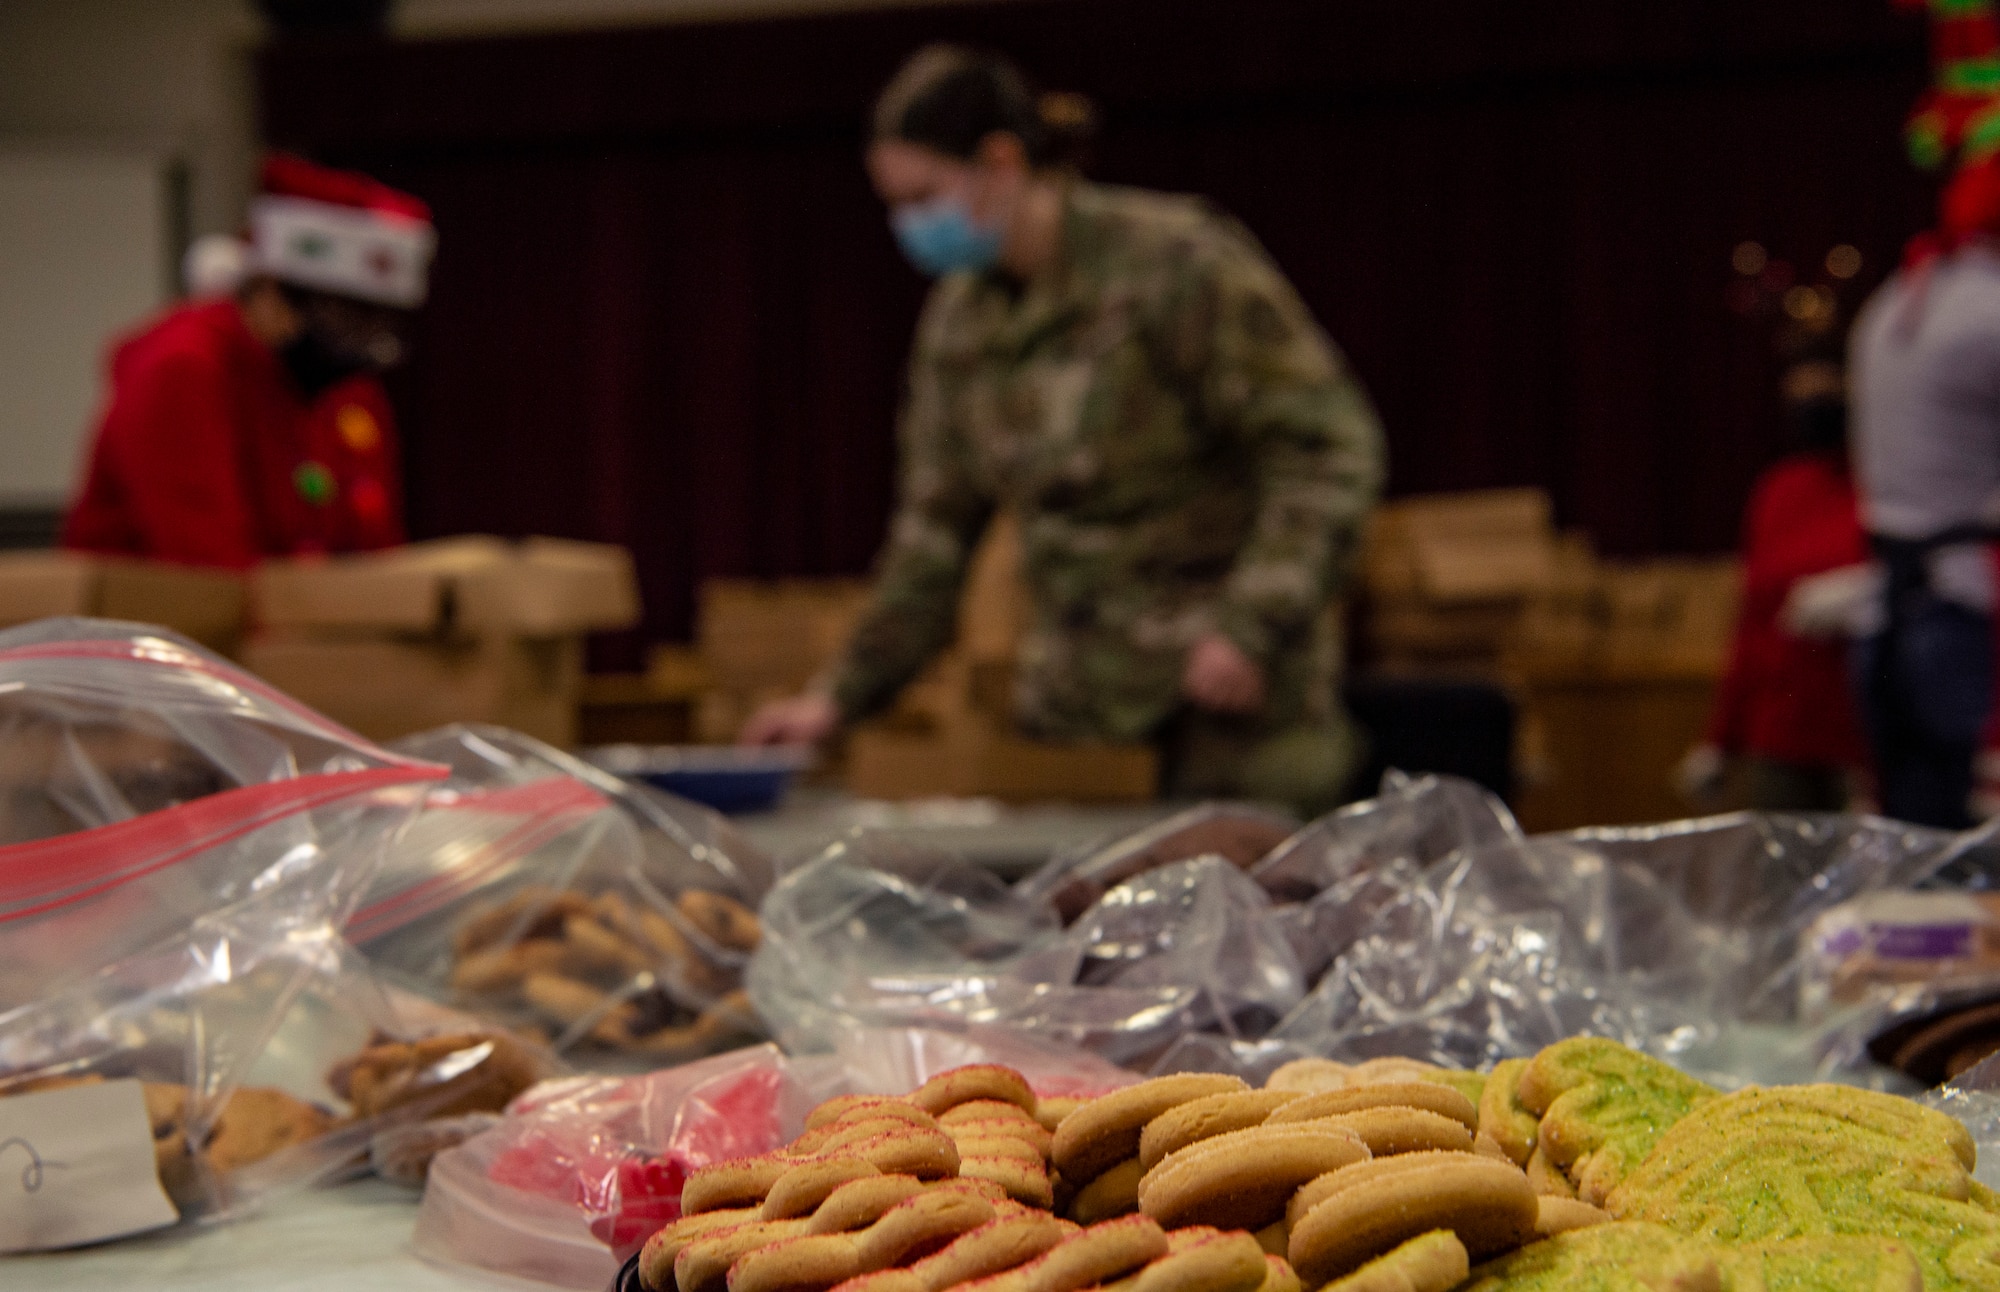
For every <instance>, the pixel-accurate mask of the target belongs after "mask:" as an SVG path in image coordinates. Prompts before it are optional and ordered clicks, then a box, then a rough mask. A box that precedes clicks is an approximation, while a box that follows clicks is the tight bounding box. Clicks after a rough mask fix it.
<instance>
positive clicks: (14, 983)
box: [0, 620, 444, 1241]
mask: <svg viewBox="0 0 2000 1292" xmlns="http://www.w3.org/2000/svg"><path fill="white" fill-rule="evenodd" d="M0 728H5V729H6V730H8V731H11V732H31V733H34V734H33V735H32V736H31V737H30V738H27V739H26V740H25V741H24V743H23V745H22V746H19V747H15V748H14V753H15V754H16V755H19V757H16V758H15V759H14V761H13V762H12V763H10V765H9V768H8V772H9V775H10V776H11V778H12V779H11V783H10V785H9V788H8V793H9V802H10V804H11V806H10V810H9V811H8V812H7V813H5V814H0V982H4V984H5V992H4V995H0V1000H4V1001H5V1002H6V1004H5V1006H4V1008H0V1094H4V1095H5V1096H6V1102H7V1104H8V1107H7V1108H6V1110H5V1111H6V1113H7V1115H8V1116H9V1117H10V1118H11V1119H14V1121H15V1122H16V1123H21V1122H25V1123H27V1124H31V1125H33V1126H35V1127H36V1128H37V1134H38V1135H39V1136H40V1141H41V1142H39V1143H38V1151H39V1152H40V1153H41V1154H42V1155H43V1156H45V1157H47V1158H49V1159H53V1160H62V1161H65V1162H67V1163H72V1164H73V1165H72V1168H71V1169H74V1170H78V1171H84V1170H88V1169H92V1167H93V1166H95V1167H100V1168H101V1167H102V1166H103V1164H104V1163H107V1162H110V1161H114V1160H115V1161H118V1162H121V1163H122V1162H125V1161H127V1158H126V1157H125V1156H124V1155H125V1154H126V1153H127V1152H128V1151H129V1152H131V1153H132V1154H133V1156H132V1158H131V1159H130V1160H131V1161H133V1162H138V1161H143V1160H148V1159H150V1160H151V1161H152V1162H153V1163H154V1166H155V1174H156V1176H157V1180H158V1184H159V1186H160V1197H161V1199H162V1201H161V1202H160V1205H159V1207H158V1208H156V1209H154V1210H153V1211H152V1212H151V1213H150V1214H152V1215H153V1216H155V1217H157V1218H159V1219H160V1220H162V1221H164V1222H168V1223H170V1221H171V1218H172V1217H173V1216H175V1215H179V1216H183V1217H185V1216H189V1215H194V1214H212V1213H215V1212H217V1211H219V1210H225V1209H227V1208H228V1207H229V1206H231V1205H233V1204H234V1203H236V1202H237V1201H239V1200H240V1196H241V1195H240V1190H239V1189H238V1188H237V1181H238V1180H239V1178H240V1174H241V1172H243V1171H244V1170H247V1169H249V1168H250V1167H252V1166H253V1165H255V1164H257V1163H259V1162H262V1161H264V1160H267V1159H269V1158H272V1157H273V1156H275V1155H278V1154H280V1153H281V1152H283V1151H285V1150H286V1149H288V1148H290V1147H292V1146H294V1145H297V1144H300V1143H303V1142H306V1141H308V1140H311V1139H314V1138H316V1137H318V1136H319V1135H321V1134H322V1133H324V1132H325V1131H326V1130H327V1129H328V1128H329V1127H330V1126H331V1125H332V1123H333V1121H334V1114H333V1113H332V1112H331V1111H330V1110H329V1109H326V1108H323V1107H320V1106H317V1105H316V1104H314V1103H313V1102H312V1101H311V1100H310V1099H307V1098H300V1097H298V1096H297V1095H296V1094H293V1093H289V1092H287V1091H285V1090H282V1089H279V1088H277V1087H275V1086H273V1085H271V1084H270V1083H268V1082H266V1081H264V1080H263V1079H262V1077H261V1076H260V1075H259V1074H258V1073H257V1072H256V1071H255V1067H256V1065H257V1064H258V1063H259V1062H261V1060H262V1058H263V1056H264V1054H265V1051H266V1048H267V1046H266V1042H267V1039H268V1038H269V1037H270V1036H271V1034H272V1032H273V1030H274V1029H275V1028H276V1027H278V1025H279V1023H280V1020H281V1019H283V1018H284V1017H286V1016H287V1015H288V1014H289V1012H290V1011H291V1010H292V1008H293V1006H294V1005H295V1004H296V1003H297V1001H298V1000H299V998H300V996H301V994H302V991H303V990H304V988H305V985H306V984H307V983H309V982H311V981H312V980H314V979H315V978H317V977H319V976H321V975H322V974H324V973H325V972H326V971H327V969H328V967H329V966H333V965H338V964H339V963H340V962H341V959H342V955H343V944H342V942H341V936H340V929H341V925H342V924H343V922H344V921H345V920H346V918H347V916H348V914H349V912H350V911H352V910H353V908H354V904H355V902H356V900H357V899H358V898H359V897H360V895H361V893H362V892H363V891H364V890H365V888H366V886H367V884H368V883H369V882H370V879H371V877H372V876H373V874H374V871H375V868H376V866H377V865H378V864H379V862H380V860H381V857H382V854H383V852H384V850H385V848H386V847H387V845H388V843H389V841H391V840H392V839H394V838H395V837H396V835H397V833H398V832H399V831H400V829H401V828H402V826H403V825H404V824H405V823H406V822H407V821H408V819H409V816H410V813H411V808H412V802H413V795H412V794H410V793H409V792H408V791H409V790H410V789H411V787H413V786H420V785H423V784H425V783H428V782H431V781H434V780H436V779H438V778H439V777H441V776H443V775H444V769H442V768H440V767H437V766H435V765H432V764H428V763H425V762H422V761H420V760H417V759H414V758H411V757H408V756H404V755H397V754H393V753H390V752H388V751H386V750H383V749H379V748H377V747H375V746H373V745H370V744H368V743H367V742H365V741H363V740H361V739H360V738H359V737H357V736H354V735H353V734H352V733H350V732H347V731H345V730H343V729H341V728H340V727H337V726H335V725H334V724H333V723H331V722H328V721H326V720H325V719H323V718H321V717H319V716H318V715H316V714H314V713H312V712H311V711H309V710H307V709H305V708H304V707H302V706H300V705H299V704H297V703H296V702H294V701H292V700H291V699H289V698H288V697H286V696H284V695H282V694H280V693H278V692H276V691H274V690H272V689H271V688H269V687H268V686H266V685H265V684H264V683H262V682H260V681H258V680H257V679H256V678H254V677H251V676H249V675H248V674H245V673H243V672H241V671H240V670H238V669H236V668H234V667H233V666H231V665H229V664H228V663H226V662H225V661H223V660H221V659H220V658H218V657H216V656H214V655H211V654H209V653H208V652H206V651H203V650H202V649H200V648H199V647H197V646H194V645H192V644H191V643H187V642H184V641H182V640H180V639H178V638H175V637H172V636H170V635H167V634H164V633H161V632H158V631H155V630H151V629H144V628H139V627H136V626H133V625H121V624H110V623H103V622H94V621H85V620H69V621H46V622H44V623H41V624H36V625H31V626H30V627H29V628H26V629H22V630H17V631H15V632H11V633H5V634H0ZM51 731H54V732H57V733H59V735H60V739H54V740H51V739H48V738H47V737H48V735H49V733H50V732H51ZM0 743H4V742H0ZM24 750H26V751H27V752H25V753H24V752H23V751H24ZM29 754H32V755H33V756H32V757H30V756H28V755H29ZM36 786H39V790H37V789H36V788H35V787H36ZM37 795H39V798H38V797H37ZM37 801H38V802H39V803H40V804H41V808H39V809H37V810H33V811H29V810H26V809H25V808H24V807H23V804H28V803H31V802H37ZM16 1100H19V1101H22V1102H19V1103H16V1102H14V1101H16ZM27 1101H35V1102H33V1103H29V1102H27ZM86 1107H87V1109H88V1111H79V1110H83V1109H86ZM66 1110H67V1111H66ZM99 1114H103V1116H100V1115H99ZM111 1114H116V1116H115V1117H114V1116H111ZM107 1118H108V1120H107ZM78 1136H81V1137H82V1138H80V1139H79V1138H78ZM126 1174H129V1172H128V1173H126ZM60 1232H63V1233H66V1234H68V1235H70V1238H71V1240H72V1241H88V1237H85V1236H82V1234H81V1232H80V1231H77V1230H75V1229H67V1230H61V1231H60ZM126 1232H130V1231H129V1230H128V1231H126ZM112 1236H115V1235H113V1234H98V1235H90V1237H112Z"/></svg>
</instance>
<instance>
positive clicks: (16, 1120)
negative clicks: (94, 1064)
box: [0, 1081, 180, 1252]
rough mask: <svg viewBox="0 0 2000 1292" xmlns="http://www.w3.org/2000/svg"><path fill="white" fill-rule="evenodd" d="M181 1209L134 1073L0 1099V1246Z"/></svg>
mask: <svg viewBox="0 0 2000 1292" xmlns="http://www.w3.org/2000/svg"><path fill="white" fill-rule="evenodd" d="M179 1219H180V1214H179V1213H178V1212H176V1211H175V1210H174V1205H173V1203H171V1202H169V1201H167V1195H166V1191H165V1190H163V1189H162V1188H161V1187H160V1177H159V1172H158V1170H157V1169H156V1168H155V1167H154V1165H153V1126H152V1122H151V1121H150V1120H149V1119H148V1118H147V1116H146V1095H145V1091H144V1090H142V1089H141V1088H140V1085H139V1083H138V1082H136V1081H105V1082H100V1083H97V1084H94V1085H87V1086H68V1087H65V1088H64V1089H61V1090H42V1091H37V1092H36V1093H34V1094H29V1095H14V1096H11V1097H9V1098H4V1099H0V1252H21V1251H37V1250H40V1249H43V1248H49V1247H74V1246H76V1245H77V1244H78V1243H94V1242H99V1241H101V1240H103V1239H106V1238H118V1237H121V1236H123V1235H125V1234H136V1233H139V1232H141V1231H142V1230H147V1229H158V1228H159V1227H160V1226H162V1225H171V1224H173V1223H174V1222H175V1221H176V1220H179Z"/></svg>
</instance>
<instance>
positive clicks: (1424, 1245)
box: [1324, 1229, 1472, 1292]
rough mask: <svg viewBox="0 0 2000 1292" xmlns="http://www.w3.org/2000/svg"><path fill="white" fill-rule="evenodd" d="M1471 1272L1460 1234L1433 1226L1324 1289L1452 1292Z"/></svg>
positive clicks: (1335, 1291)
mask: <svg viewBox="0 0 2000 1292" xmlns="http://www.w3.org/2000/svg"><path fill="white" fill-rule="evenodd" d="M1471 1273H1472V1260H1471V1258H1470V1257H1468V1256H1467V1255H1466V1252H1465V1244H1464V1243H1461V1242H1459V1241H1458V1235H1457V1234H1454V1233H1452V1232H1451V1231H1450V1230H1449V1229H1433V1230H1432V1231H1431V1232H1429V1233H1428V1234H1422V1235H1419V1236H1418V1237H1416V1238H1412V1239H1411V1240H1410V1241H1409V1242H1407V1243H1404V1244H1403V1245H1402V1246H1400V1247H1398V1248H1396V1249H1395V1250H1394V1251H1391V1252H1386V1253H1384V1254H1383V1255H1381V1256H1377V1257H1376V1258H1375V1259H1374V1260H1372V1261H1370V1262H1368V1263H1367V1264H1366V1265H1363V1266H1362V1267H1361V1268H1360V1269H1358V1270H1356V1271H1354V1273H1352V1274H1349V1275H1348V1276H1347V1277H1346V1278H1343V1279H1337V1280H1335V1281H1334V1282H1332V1283H1329V1284H1327V1285H1326V1288H1325V1290H1324V1292H1450V1289H1452V1288H1455V1287H1457V1286H1458V1285H1459V1284H1461V1283H1463V1282H1465V1280H1466V1278H1467V1277H1468V1276H1470V1275H1471Z"/></svg>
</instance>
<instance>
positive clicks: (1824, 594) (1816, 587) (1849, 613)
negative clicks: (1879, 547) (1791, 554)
mask: <svg viewBox="0 0 2000 1292" xmlns="http://www.w3.org/2000/svg"><path fill="white" fill-rule="evenodd" d="M1882 581H1883V573H1882V567H1881V566H1880V565H1878V564H1876V563H1875V562H1874V561H1864V562H1863V563H1861V564H1859V565H1843V566H1841V567H1840V568H1839V569H1837V570H1828V571H1827V572H1826V573H1824V574H1814V575H1811V576H1809V577H1807V578H1803V579H1800V580H1799V581H1798V582H1797V583H1794V584H1793V585H1792V590H1791V592H1790V593H1789V594H1788V595H1787V596H1786V597H1785V604H1784V607H1783V608H1782V609H1781V610H1779V611H1778V626H1779V627H1781V628H1783V629H1784V630H1785V631H1786V632H1788V633H1790V634H1792V636H1794V637H1814V638H1828V637H1872V636H1874V635H1875V634H1876V633H1878V632H1881V631H1882Z"/></svg>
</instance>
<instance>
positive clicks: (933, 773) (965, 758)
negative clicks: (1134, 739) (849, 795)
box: [847, 719, 1160, 803]
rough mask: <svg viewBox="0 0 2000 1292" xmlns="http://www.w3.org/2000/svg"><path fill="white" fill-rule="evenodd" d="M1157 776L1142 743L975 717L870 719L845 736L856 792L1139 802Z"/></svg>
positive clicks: (1155, 761)
mask: <svg viewBox="0 0 2000 1292" xmlns="http://www.w3.org/2000/svg"><path fill="white" fill-rule="evenodd" d="M1159 781H1160V767H1159V756H1158V755H1157V754H1156V753H1155V752H1154V751H1153V750H1152V749H1151V748H1150V747H1149V746H1146V745H1108V744H1106V745H1095V744H1093V745H1055V744H1044V743H1041V742H1038V741H1031V740H1024V739H1022V738H1021V737H1019V736H1015V735H1012V734H1010V733H1007V732H1004V731H1001V730H998V729H996V728H995V727H994V726H993V725H992V724H990V723H988V722H985V721H983V720H979V719H972V720H968V721H965V722H960V723H955V724H952V725H951V726H949V727H944V728H925V727H922V726H917V727H899V726H896V725H894V724H891V723H871V724H868V725H866V726H863V727H862V728H860V729H859V730H857V731H856V732H855V733H854V734H853V736H852V737H850V738H849V740H848V742H847V787H848V789H849V790H850V791H851V792H853V793H854V794H856V795H859V796H860V797H862V798H873V799H913V798H940V797H944V798H996V799H1000V800H1002V801H1005V802H1010V803H1035V802H1069V803H1122V802H1142V801H1144V800H1147V799H1151V798H1153V797H1155V796H1156V795H1157V793H1158V792H1159Z"/></svg>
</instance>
